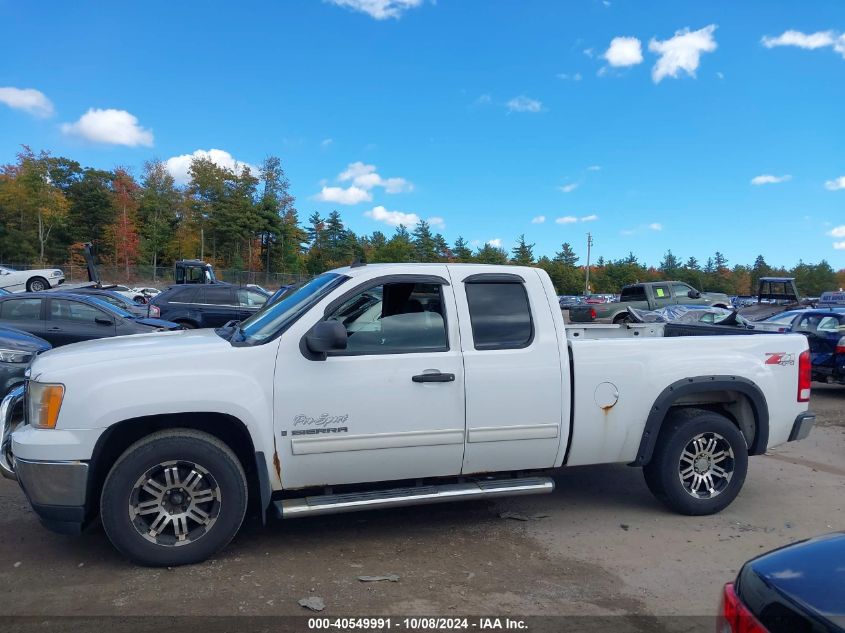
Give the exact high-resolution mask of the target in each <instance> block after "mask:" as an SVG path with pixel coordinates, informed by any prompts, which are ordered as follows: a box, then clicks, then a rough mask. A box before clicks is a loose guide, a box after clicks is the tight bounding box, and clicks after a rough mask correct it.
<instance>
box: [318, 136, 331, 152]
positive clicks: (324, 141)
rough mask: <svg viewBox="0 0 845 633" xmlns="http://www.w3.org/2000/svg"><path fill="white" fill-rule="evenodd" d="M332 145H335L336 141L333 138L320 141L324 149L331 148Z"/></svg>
mask: <svg viewBox="0 0 845 633" xmlns="http://www.w3.org/2000/svg"><path fill="white" fill-rule="evenodd" d="M332 143H334V139H331V138H324V139H323V140H322V141H320V147H322V148H323V149H325V148H326V147H328V146H329V145H331V144H332Z"/></svg>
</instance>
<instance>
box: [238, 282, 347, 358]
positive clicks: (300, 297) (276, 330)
mask: <svg viewBox="0 0 845 633" xmlns="http://www.w3.org/2000/svg"><path fill="white" fill-rule="evenodd" d="M347 279H349V277H347V276H346V275H339V274H338V273H323V274H322V275H319V276H318V277H314V279H312V280H311V281H309V282H308V283H307V284H305V285H304V286H302V287H301V288H297V289H296V290H294V291H293V292H289V293H288V294H286V295H284V296H283V297H282V298H281V299H279V300H278V301H277V302H276V303H274V304H272V305H270V306H268V307H267V308H266V309H265V310H259V311H258V312H256V313H255V314H253V315H252V316H251V317H249V318H248V319H246V320H245V321H243V322H241V324H240V327H239V328H238V333H239V334H240V336H239V338H240V340H241V341H245V342H247V343H250V344H253V345H256V344H260V343H263V342H264V341H266V340H268V339H271V338H274V337H275V336H277V335H278V334H281V333H282V332H284V331H285V330H286V329H288V328H289V327H290V326H291V325H293V323H295V322H296V320H297V319H299V317H301V316H302V315H303V314H305V312H306V311H308V310H309V309H310V308H311V307H312V306H313V305H314V304H316V303H317V302H318V301H320V299H322V298H323V297H325V296H326V295H327V294H329V293H330V292H331V291H332V290H334V289H335V288H337V287H338V286H340V285H341V284H342V283H343V282H344V281H346V280H347Z"/></svg>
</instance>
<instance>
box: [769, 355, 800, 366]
mask: <svg viewBox="0 0 845 633" xmlns="http://www.w3.org/2000/svg"><path fill="white" fill-rule="evenodd" d="M765 354H766V356H768V358H767V359H766V364H767V365H781V366H782V367H785V366H787V365H794V364H795V354H787V353H786V352H766V353H765Z"/></svg>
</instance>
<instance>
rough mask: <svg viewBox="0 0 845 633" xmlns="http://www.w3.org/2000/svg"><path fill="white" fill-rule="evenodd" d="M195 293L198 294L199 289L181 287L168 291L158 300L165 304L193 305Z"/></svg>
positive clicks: (195, 298) (195, 297)
mask: <svg viewBox="0 0 845 633" xmlns="http://www.w3.org/2000/svg"><path fill="white" fill-rule="evenodd" d="M197 293H199V288H196V287H194V288H192V287H190V286H182V287H181V288H174V289H173V290H168V291H167V292H166V293H165V294H163V295H160V296H161V299H160V300H161V301H164V302H167V303H195V302H196V301H197Z"/></svg>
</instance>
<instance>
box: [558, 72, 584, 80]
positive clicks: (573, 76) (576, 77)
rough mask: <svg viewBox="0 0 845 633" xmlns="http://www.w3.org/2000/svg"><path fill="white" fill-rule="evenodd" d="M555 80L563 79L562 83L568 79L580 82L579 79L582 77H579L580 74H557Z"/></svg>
mask: <svg viewBox="0 0 845 633" xmlns="http://www.w3.org/2000/svg"><path fill="white" fill-rule="evenodd" d="M557 78H558V79H563V80H564V81H566V80H569V79H571V80H572V81H581V79H583V77H581V73H574V74H571V75H570V74H569V73H558V75H557Z"/></svg>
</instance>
